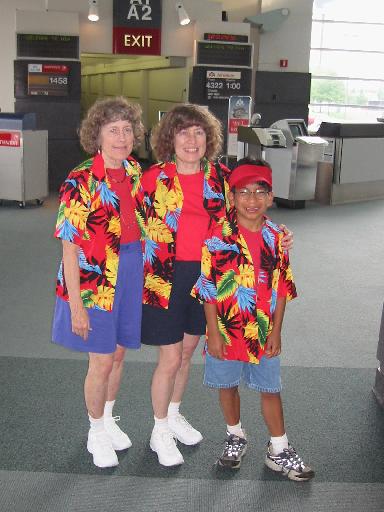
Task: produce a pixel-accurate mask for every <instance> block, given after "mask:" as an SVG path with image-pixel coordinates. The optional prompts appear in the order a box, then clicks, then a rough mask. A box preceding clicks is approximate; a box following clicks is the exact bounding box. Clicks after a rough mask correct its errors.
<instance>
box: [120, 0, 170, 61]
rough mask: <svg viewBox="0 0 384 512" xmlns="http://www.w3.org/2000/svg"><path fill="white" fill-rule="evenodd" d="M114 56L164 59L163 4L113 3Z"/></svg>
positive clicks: (141, 0) (148, 0)
mask: <svg viewBox="0 0 384 512" xmlns="http://www.w3.org/2000/svg"><path fill="white" fill-rule="evenodd" d="M113 53H122V54H129V55H161V0H113Z"/></svg>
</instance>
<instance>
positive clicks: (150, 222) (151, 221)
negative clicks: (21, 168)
mask: <svg viewBox="0 0 384 512" xmlns="http://www.w3.org/2000/svg"><path fill="white" fill-rule="evenodd" d="M222 141H223V137H222V128H221V124H220V122H219V120H218V119H216V117H214V116H213V115H212V114H211V113H210V112H209V111H208V110H207V109H205V108H203V107H200V106H198V105H191V104H184V105H177V106H176V107H174V108H173V109H171V110H170V111H169V112H167V113H166V114H165V115H164V116H163V117H162V119H161V121H160V123H159V125H158V126H157V128H156V129H155V130H154V132H153V137H152V146H153V149H154V151H155V154H156V156H157V158H158V159H159V160H161V161H162V162H161V163H158V164H156V165H154V166H153V167H152V168H151V169H149V170H148V171H147V172H145V173H144V175H143V178H142V187H141V188H140V190H139V192H138V194H137V197H136V204H137V217H138V222H139V224H140V226H141V228H142V233H143V237H144V295H143V302H144V306H143V322H142V338H141V341H142V343H143V344H147V345H154V346H157V347H158V348H159V353H158V363H157V366H156V368H155V371H154V374H153V379H152V386H151V395H152V405H153V411H154V420H155V424H154V427H153V430H152V435H151V440H150V447H151V449H152V450H153V451H155V452H156V453H157V456H158V459H159V463H160V464H162V465H164V466H175V465H178V464H182V463H183V462H184V460H183V456H182V454H181V453H180V451H179V449H178V448H177V446H176V441H175V439H177V440H179V441H180V442H181V443H184V444H186V445H195V444H198V443H199V442H200V441H201V440H202V439H203V437H202V435H201V433H200V432H199V431H198V430H196V429H195V428H193V427H192V426H191V425H190V424H189V423H188V421H187V420H186V419H185V418H184V416H182V415H181V414H180V412H179V407H180V403H181V400H182V397H183V394H184V391H185V389H186V386H187V382H188V376H189V369H190V365H191V357H192V355H193V352H194V350H195V348H196V346H197V344H198V342H199V339H200V337H201V335H203V334H204V333H205V327H206V323H205V316H204V310H203V307H202V306H201V305H200V304H199V303H198V302H197V301H196V300H195V299H193V298H192V297H191V289H192V287H193V285H194V284H195V282H196V281H197V279H198V277H199V275H200V265H201V264H200V262H201V254H202V246H203V242H204V240H205V239H206V238H207V234H208V230H212V229H218V230H219V232H220V233H221V232H223V233H225V231H226V230H227V229H228V223H227V221H226V202H225V190H226V191H228V185H226V182H225V175H227V174H228V172H229V170H228V169H227V168H225V167H224V166H221V169H219V171H218V168H217V166H215V165H214V164H213V162H212V160H213V159H215V158H216V157H217V155H218V153H219V151H220V149H221V145H222ZM224 188H225V190H224ZM287 238H288V244H289V241H290V235H288V237H286V241H287Z"/></svg>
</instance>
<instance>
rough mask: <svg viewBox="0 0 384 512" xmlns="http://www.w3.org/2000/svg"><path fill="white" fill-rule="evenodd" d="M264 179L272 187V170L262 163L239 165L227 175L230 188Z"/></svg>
mask: <svg viewBox="0 0 384 512" xmlns="http://www.w3.org/2000/svg"><path fill="white" fill-rule="evenodd" d="M258 181H264V182H265V183H267V184H268V185H269V186H270V187H271V188H272V171H271V169H270V168H269V167H266V166H264V165H251V164H244V165H239V167H236V168H235V169H233V171H232V172H231V174H230V175H229V179H228V183H229V187H230V188H239V187H245V186H246V185H249V184H250V183H256V182H258Z"/></svg>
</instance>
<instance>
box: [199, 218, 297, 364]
mask: <svg viewBox="0 0 384 512" xmlns="http://www.w3.org/2000/svg"><path fill="white" fill-rule="evenodd" d="M228 224H229V226H230V228H231V229H230V234H229V235H227V236H224V235H223V237H222V240H217V237H216V238H213V237H212V238H211V239H208V240H206V242H205V247H206V251H203V258H202V265H201V275H200V277H199V279H198V281H197V283H196V285H195V286H194V289H193V292H192V295H193V296H195V297H197V298H198V299H199V300H200V301H202V302H207V303H211V304H216V308H217V319H218V327H219V330H220V332H221V334H222V335H223V337H224V339H225V340H226V343H227V355H226V357H225V358H226V359H228V360H240V361H246V362H251V363H253V364H258V362H259V360H260V358H261V357H262V356H263V354H264V351H265V344H266V341H267V339H268V336H269V334H270V332H271V330H272V328H273V318H272V316H273V312H274V309H275V305H276V300H277V296H278V293H281V296H282V297H286V299H287V300H291V299H292V298H294V297H296V295H297V294H296V287H295V284H294V282H293V278H292V270H291V267H290V264H289V257H288V253H287V252H284V251H283V250H282V248H281V238H282V233H281V232H280V229H279V228H278V226H276V225H275V224H273V223H272V222H271V221H269V220H268V219H266V220H265V222H264V224H263V227H262V232H263V236H262V237H261V244H260V268H259V269H258V276H256V277H255V275H254V266H253V262H252V258H251V254H250V251H249V249H248V247H247V243H246V240H245V239H244V237H243V236H242V235H241V234H240V232H239V230H238V227H237V221H236V214H235V212H234V210H231V211H230V212H228ZM208 259H210V261H208ZM207 290H209V293H207ZM215 290H216V293H215Z"/></svg>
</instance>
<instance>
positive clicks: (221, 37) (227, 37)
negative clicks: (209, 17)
mask: <svg viewBox="0 0 384 512" xmlns="http://www.w3.org/2000/svg"><path fill="white" fill-rule="evenodd" d="M204 39H205V40H206V41H226V42H227V43H248V36H246V35H243V34H212V33H211V32H206V33H205V34H204Z"/></svg>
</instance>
